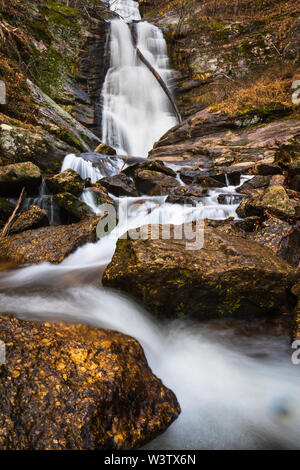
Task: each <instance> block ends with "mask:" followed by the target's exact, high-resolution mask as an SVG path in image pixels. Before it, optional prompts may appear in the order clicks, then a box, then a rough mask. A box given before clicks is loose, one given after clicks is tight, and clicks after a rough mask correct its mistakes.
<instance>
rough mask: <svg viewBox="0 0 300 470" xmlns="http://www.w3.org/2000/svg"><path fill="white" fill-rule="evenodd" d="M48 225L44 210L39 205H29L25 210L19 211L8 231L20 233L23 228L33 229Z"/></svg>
mask: <svg viewBox="0 0 300 470" xmlns="http://www.w3.org/2000/svg"><path fill="white" fill-rule="evenodd" d="M48 225H49V219H48V216H47V213H46V211H44V210H43V209H41V208H40V207H39V206H30V207H29V209H28V210H27V211H24V212H21V214H19V215H18V217H17V218H16V220H15V221H14V223H13V224H12V226H11V228H10V229H9V233H10V234H13V233H21V232H25V230H34V229H36V228H40V227H47V226H48Z"/></svg>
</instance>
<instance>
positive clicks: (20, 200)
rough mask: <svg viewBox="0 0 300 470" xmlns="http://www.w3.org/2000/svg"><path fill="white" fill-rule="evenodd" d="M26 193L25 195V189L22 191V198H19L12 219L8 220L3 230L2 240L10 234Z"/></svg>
mask: <svg viewBox="0 0 300 470" xmlns="http://www.w3.org/2000/svg"><path fill="white" fill-rule="evenodd" d="M24 193H25V188H23V189H22V191H21V194H20V197H19V200H18V203H17V205H16V207H15V209H14V211H13V213H12V214H11V216H10V218H9V219H8V221H7V222H6V224H5V225H4V228H3V230H2V233H1V238H4V237H5V236H6V235H7V234H8V233H9V230H10V228H11V226H12V224H13V222H14V220H15V218H16V215H17V212H18V210H19V208H20V206H21V204H22V201H23V198H24Z"/></svg>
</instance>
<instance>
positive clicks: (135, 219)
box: [0, 1, 300, 449]
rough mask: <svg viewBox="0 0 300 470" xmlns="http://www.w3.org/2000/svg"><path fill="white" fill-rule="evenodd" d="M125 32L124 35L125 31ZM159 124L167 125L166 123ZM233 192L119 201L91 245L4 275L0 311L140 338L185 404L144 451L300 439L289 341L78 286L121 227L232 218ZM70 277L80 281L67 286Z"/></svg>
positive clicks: (105, 257)
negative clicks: (156, 310) (187, 200)
mask: <svg viewBox="0 0 300 470" xmlns="http://www.w3.org/2000/svg"><path fill="white" fill-rule="evenodd" d="M120 3H121V2H118V4H120ZM132 3H133V2H128V1H124V2H122V5H123V4H124V5H125V4H126V8H127V13H128V14H129V15H131V14H132V12H133V11H136V10H135V9H133V10H131V7H132V5H131V4H132ZM115 6H116V4H115ZM132 8H133V7H132ZM122 11H123V10H122ZM123 13H124V12H123ZM127 13H126V14H127ZM118 28H119V26H118ZM120 28H121V26H120ZM124 31H125V32H124V34H125V35H126V34H127V33H126V31H127V30H126V29H124ZM151 86H152V85H151ZM149 90H150V88H149ZM151 91H152V89H151ZM124 101H125V102H126V100H124ZM120 109H121V111H122V110H123V108H122V107H121V108H120ZM116 110H117V108H116ZM141 116H143V114H142V115H141ZM122 119H123V118H122ZM140 119H141V120H142V119H143V117H141V118H140ZM125 122H126V125H127V120H125ZM125 127H126V126H125ZM160 131H161V132H160V133H162V132H163V131H162V128H160ZM124 132H125V131H124ZM126 132H127V130H126ZM128 132H129V131H128ZM121 134H122V133H121ZM121 134H118V135H119V136H120V135H121ZM129 134H130V133H129ZM124 135H126V134H124ZM136 135H138V132H136ZM130 139H131V137H130V138H129V140H130ZM121 142H122V141H120V148H122V145H123V144H121ZM118 148H119V147H118ZM110 165H111V162H110V160H109V159H108V160H107V167H106V164H105V162H104V163H103V167H104V169H102V170H101V171H100V170H99V168H97V167H95V166H93V165H92V164H91V163H90V162H87V161H86V160H84V159H80V158H78V157H75V156H67V157H66V159H65V162H64V165H63V169H65V168H73V169H76V171H78V172H79V173H80V174H81V176H82V177H84V178H86V177H90V178H91V179H92V181H96V180H98V179H99V178H101V177H102V176H106V174H105V172H106V170H105V168H106V169H107V172H108V174H114V172H115V171H116V168H115V167H111V166H110ZM235 190H236V188H234V187H230V186H228V187H227V188H224V189H222V190H218V191H214V190H211V191H210V194H209V196H208V197H207V198H205V201H204V207H203V206H202V205H201V204H200V205H199V206H198V207H196V208H186V207H183V206H181V205H176V204H166V203H165V197H156V198H150V197H140V198H120V199H119V227H118V228H116V229H115V230H114V231H112V232H111V233H110V234H109V235H108V236H106V237H104V238H103V239H101V240H99V241H98V242H97V243H96V244H87V245H85V246H83V247H81V248H79V249H78V250H77V251H76V252H75V253H74V254H73V255H71V256H69V258H67V259H66V260H65V261H64V262H63V263H61V264H60V265H58V266H56V265H50V264H49V263H43V264H41V265H38V266H30V267H26V268H23V269H19V270H16V271H10V272H9V273H4V274H3V273H2V278H1V279H0V287H1V288H2V289H5V288H6V289H7V291H4V293H1V294H0V302H1V312H12V313H16V312H17V313H18V314H19V316H21V317H22V318H27V319H34V320H41V321H43V320H50V319H51V320H64V321H70V322H80V323H87V324H90V325H94V326H96V327H106V328H111V329H113V330H117V331H121V332H123V333H126V334H129V335H132V336H134V337H135V338H137V339H138V340H139V341H140V342H141V344H142V346H143V347H144V349H145V352H146V355H147V359H148V361H149V364H150V366H151V367H152V369H153V372H154V373H155V374H156V375H157V376H159V377H160V378H162V380H163V382H164V383H165V385H167V386H169V387H170V388H171V389H172V390H173V391H174V392H175V393H176V395H177V398H178V400H179V402H180V405H181V408H182V414H181V416H180V417H179V419H178V420H177V421H176V422H175V423H174V424H173V425H172V426H171V427H170V428H169V429H168V430H167V432H165V433H164V434H163V435H162V436H160V437H159V438H157V439H156V440H155V441H153V442H152V443H150V444H149V445H148V448H158V449H203V448H205V449H222V448H226V449H239V448H245V449H246V448H280V447H284V448H286V447H287V448H295V447H299V445H300V436H299V432H298V431H299V426H300V406H299V396H300V377H299V372H298V369H297V367H296V366H293V365H292V364H291V361H290V355H289V353H290V352H289V351H288V348H287V344H288V340H287V338H283V339H282V340H280V339H276V340H275V339H270V338H268V337H262V336H256V337H255V338H253V337H247V338H241V339H239V340H238V339H237V338H236V337H235V336H234V335H233V333H232V332H231V331H228V330H224V329H223V328H221V329H218V328H214V327H213V326H208V325H204V324H197V323H191V322H189V321H187V320H186V319H182V320H180V321H173V322H171V321H168V322H166V323H164V324H161V323H160V322H159V321H157V320H153V319H151V318H150V317H149V315H148V314H147V313H146V312H145V311H143V310H142V309H141V308H140V307H138V306H137V305H136V304H135V303H133V302H132V301H129V300H128V299H126V298H125V297H124V296H122V295H120V294H119V293H116V292H113V291H108V290H105V289H103V288H101V287H95V286H91V285H82V284H83V283H84V281H83V279H84V276H83V275H82V273H84V272H89V271H91V270H93V269H96V273H98V279H99V284H100V274H101V271H102V270H103V268H104V267H105V266H106V265H107V263H108V262H109V261H110V260H111V257H112V255H113V252H114V249H115V243H116V240H117V238H118V236H119V235H120V234H121V233H123V232H125V231H126V230H128V229H130V228H135V227H139V226H141V225H144V224H146V223H174V224H179V223H181V222H186V221H187V220H193V219H196V218H198V217H200V218H201V217H203V216H204V215H206V216H209V217H212V218H225V217H226V216H228V215H230V214H232V215H233V214H235V208H236V206H234V205H231V206H226V205H225V206H220V205H219V204H217V199H216V198H217V195H218V194H219V193H220V192H222V191H224V192H227V193H228V192H232V193H233V192H234V191H235ZM89 196H90V195H88V194H87V193H84V195H83V199H84V200H86V201H88V197H89ZM90 204H92V201H91V200H90ZM95 209H96V208H95ZM128 211H129V214H128V217H127V216H126V212H127V213H128ZM78 283H79V284H78ZM73 284H74V285H76V284H78V285H77V286H76V287H70V285H73ZM80 284H81V285H80ZM24 286H35V287H40V286H47V287H49V288H50V289H40V290H39V289H38V293H37V294H35V293H32V290H30V291H29V293H28V295H24V294H22V293H21V294H19V293H18V289H17V288H18V287H21V291H24V289H22V288H23V287H24ZM64 287H66V288H65V289H64ZM9 288H13V290H12V291H10V289H9ZM49 290H50V292H49ZM298 367H299V366H298Z"/></svg>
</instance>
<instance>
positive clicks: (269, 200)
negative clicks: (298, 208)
mask: <svg viewBox="0 0 300 470" xmlns="http://www.w3.org/2000/svg"><path fill="white" fill-rule="evenodd" d="M237 214H238V215H239V216H240V217H251V216H256V215H257V216H263V215H264V214H267V215H272V216H275V217H279V218H282V219H289V218H293V217H295V214H296V212H295V207H294V205H293V203H292V201H291V200H290V198H289V197H288V194H287V192H286V190H285V189H284V187H283V186H270V187H268V188H267V189H266V190H265V191H259V190H258V193H256V194H255V195H253V196H252V197H250V198H249V199H247V201H242V203H241V207H238V209H237Z"/></svg>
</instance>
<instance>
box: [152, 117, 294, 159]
mask: <svg viewBox="0 0 300 470" xmlns="http://www.w3.org/2000/svg"><path fill="white" fill-rule="evenodd" d="M299 130H300V124H299V120H289V124H288V125H287V123H286V121H284V120H281V121H276V122H272V123H269V124H266V125H262V126H260V127H256V128H249V129H244V128H243V123H242V122H241V121H240V122H238V121H235V120H233V119H230V118H226V117H224V116H220V115H217V114H214V113H210V112H208V111H207V109H205V110H202V111H200V112H197V113H196V114H193V115H192V116H191V117H189V119H187V120H185V121H184V122H183V123H182V124H181V125H178V126H175V127H174V128H172V129H170V130H169V131H168V132H167V133H166V134H165V135H164V136H162V137H161V139H160V140H159V141H158V142H156V143H155V145H154V147H153V149H152V150H151V151H150V153H149V158H150V159H153V160H157V159H159V160H162V161H168V162H185V163H187V162H188V161H194V162H195V161H196V160H199V161H200V160H201V159H203V157H206V158H207V159H208V160H209V161H210V162H211V166H212V167H216V166H222V167H224V166H226V167H228V166H229V165H236V164H239V163H242V162H250V161H251V162H254V163H261V160H262V159H265V158H270V157H272V159H274V156H275V154H276V150H275V149H276V146H277V144H280V145H287V144H288V142H289V141H290V139H291V138H293V137H294V136H295V135H297V133H299ZM271 163H273V161H272V162H271ZM275 163H276V164H279V163H278V162H275ZM201 166H203V164H201ZM299 168H300V166H299Z"/></svg>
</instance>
